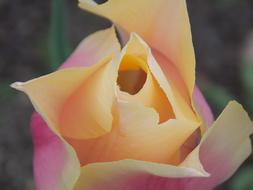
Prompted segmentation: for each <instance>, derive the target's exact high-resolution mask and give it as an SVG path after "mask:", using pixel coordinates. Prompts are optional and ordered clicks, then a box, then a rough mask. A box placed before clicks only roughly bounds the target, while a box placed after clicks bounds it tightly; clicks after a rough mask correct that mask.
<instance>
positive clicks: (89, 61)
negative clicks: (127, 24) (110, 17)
mask: <svg viewBox="0 0 253 190" xmlns="http://www.w3.org/2000/svg"><path fill="white" fill-rule="evenodd" d="M119 51H120V44H119V42H118V40H117V37H116V34H115V29H114V27H111V28H109V29H105V30H101V31H98V32H96V33H93V34H91V35H90V36H88V37H86V38H85V39H84V40H83V41H82V42H81V43H80V44H79V46H78V47H77V48H76V50H75V51H74V52H73V53H72V54H71V56H70V57H69V58H68V59H67V60H66V61H65V62H64V64H63V65H62V66H61V67H60V69H63V68H69V67H81V66H85V67H87V66H90V65H93V64H95V63H98V62H100V61H101V60H103V59H104V58H105V57H112V56H114V55H115V54H116V53H118V52H119Z"/></svg>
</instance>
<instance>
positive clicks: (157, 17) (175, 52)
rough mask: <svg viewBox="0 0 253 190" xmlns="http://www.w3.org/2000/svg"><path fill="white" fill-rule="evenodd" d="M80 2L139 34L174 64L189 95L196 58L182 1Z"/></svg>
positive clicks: (91, 10) (114, 0)
mask: <svg viewBox="0 0 253 190" xmlns="http://www.w3.org/2000/svg"><path fill="white" fill-rule="evenodd" d="M79 2H80V3H79V6H80V7H81V8H83V9H85V10H87V11H90V12H93V13H95V14H98V15H101V16H104V17H106V18H109V19H110V20H112V21H113V22H114V23H115V24H117V25H119V26H120V27H121V28H123V29H124V30H125V31H127V32H129V33H131V32H136V33H137V34H138V35H140V36H141V37H142V38H143V39H144V41H146V42H147V43H148V44H149V45H150V46H151V47H152V48H153V49H155V50H157V51H158V52H160V53H161V54H163V55H164V56H165V57H166V58H167V59H168V60H170V61H171V62H172V63H173V64H175V65H176V67H177V68H178V70H179V72H180V73H181V75H182V77H183V80H184V82H185V83H186V84H187V89H188V92H189V94H192V91H193V87H194V80H195V77H194V75H195V57H194V50H193V45H192V37H191V30H190V24H189V19H188V13H187V7H186V2H185V0H157V1H154V0H138V1H136V0H127V1H126V0H108V1H107V2H105V3H103V4H99V5H98V4H97V3H95V2H94V1H93V0H79Z"/></svg>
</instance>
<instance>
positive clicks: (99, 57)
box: [12, 0, 253, 190]
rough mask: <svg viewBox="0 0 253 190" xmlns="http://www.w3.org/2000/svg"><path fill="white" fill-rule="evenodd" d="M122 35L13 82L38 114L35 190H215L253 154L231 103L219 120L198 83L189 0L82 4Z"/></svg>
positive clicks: (238, 109)
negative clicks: (48, 70)
mask: <svg viewBox="0 0 253 190" xmlns="http://www.w3.org/2000/svg"><path fill="white" fill-rule="evenodd" d="M80 7H81V8H83V9H85V10H87V11H90V12H92V13H95V14H98V15H101V16H104V17H106V18H108V19H110V20H111V21H112V22H113V23H114V25H115V26H116V27H117V28H118V29H119V32H120V35H121V37H122V38H123V39H124V40H123V41H124V42H125V44H124V46H123V47H122V48H121V46H120V44H119V42H118V38H117V36H116V33H115V29H114V27H113V26H112V27H111V28H109V29H105V30H101V31H98V32H96V33H94V34H92V35H90V36H88V37H87V38H85V39H84V41H82V42H81V43H80V45H79V46H78V47H77V49H76V50H75V51H74V53H73V54H72V55H71V56H70V57H69V58H68V59H67V60H66V62H65V63H64V64H63V65H62V66H61V68H60V69H59V70H58V71H55V72H53V73H51V74H48V75H45V76H42V77H39V78H35V79H33V80H30V81H28V82H17V83H14V84H13V85H12V86H13V87H14V88H16V89H18V90H21V91H23V92H25V93H26V94H27V95H28V96H29V98H30V100H31V102H32V104H33V105H34V108H35V109H36V111H37V112H36V113H34V114H33V116H32V122H31V126H32V135H33V141H34V175H35V181H36V187H37V189H38V190H84V189H85V190H175V189H177V190H204V189H205V190H211V189H213V188H214V187H216V186H217V185H219V184H221V183H222V182H224V181H225V180H227V179H228V178H229V177H230V176H231V175H232V174H233V173H234V172H235V171H236V170H237V169H238V167H239V166H240V165H241V164H242V163H243V161H245V159H246V158H247V157H248V156H249V155H250V153H251V143H250V138H249V136H250V135H251V134H252V133H253V124H252V122H251V120H250V119H249V117H248V115H247V113H246V112H245V111H244V109H243V108H242V106H241V105H240V104H239V103H237V102H235V101H231V102H230V103H229V104H228V105H227V106H226V108H225V109H224V110H223V112H222V113H221V114H220V116H219V117H218V118H217V119H216V120H215V121H214V119H213V116H212V113H211V111H210V108H209V106H208V104H207V103H206V101H205V99H204V97H203V96H202V94H201V92H200V90H199V89H198V87H197V86H196V84H195V57H194V50H193V45H192V38H191V30H190V24H189V19H188V14H187V8H186V2H185V0H157V1H155V0H138V1H134V0H128V1H124V0H108V1H107V2H105V3H103V4H96V3H95V2H93V1H92V0H80Z"/></svg>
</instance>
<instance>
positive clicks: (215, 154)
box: [75, 102, 253, 190]
mask: <svg viewBox="0 0 253 190" xmlns="http://www.w3.org/2000/svg"><path fill="white" fill-rule="evenodd" d="M252 132H253V125H252V122H251V121H250V119H249V118H248V116H247V114H246V113H245V111H244V110H243V109H242V107H241V106H240V105H239V104H238V103H236V102H231V103H230V104H229V105H228V106H227V108H226V109H225V110H224V111H223V113H222V114H221V116H220V117H219V118H218V119H217V121H216V122H215V123H214V124H213V126H212V127H211V128H210V129H209V131H208V132H207V133H206V135H205V137H204V138H203V140H202V141H201V144H200V145H199V146H198V147H197V148H196V149H195V150H194V151H193V152H192V153H191V154H190V155H189V156H188V157H187V158H186V159H185V161H184V162H183V163H182V164H180V165H179V166H177V167H176V166H170V165H164V164H155V163H149V162H143V161H136V160H122V161H116V162H109V163H99V164H98V163H97V164H90V165H87V166H85V167H83V168H82V172H81V177H80V178H79V180H78V182H77V184H76V188H75V190H81V189H87V190H95V189H99V190H111V189H120V190H139V189H145V190H175V189H177V190H203V189H205V190H211V189H212V188H214V187H215V186H217V185H218V184H220V183H221V182H223V181H225V180H226V179H227V178H228V177H230V176H231V175H232V174H233V173H234V172H235V170H236V169H237V168H238V167H239V166H240V164H241V163H242V162H243V161H244V160H245V159H246V158H247V157H248V156H249V154H250V152H251V146H250V140H249V135H250V134H251V133H252ZM200 161H201V162H202V164H203V166H204V168H205V170H207V171H208V172H210V174H211V176H210V177H207V176H208V175H207V174H206V173H205V172H204V170H203V168H202V164H201V163H200ZM203 177H204V178H203Z"/></svg>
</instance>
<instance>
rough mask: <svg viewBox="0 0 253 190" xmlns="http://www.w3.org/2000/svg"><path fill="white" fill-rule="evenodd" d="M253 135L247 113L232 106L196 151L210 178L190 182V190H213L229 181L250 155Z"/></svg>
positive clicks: (214, 125) (232, 103)
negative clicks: (252, 135)
mask: <svg viewBox="0 0 253 190" xmlns="http://www.w3.org/2000/svg"><path fill="white" fill-rule="evenodd" d="M252 133H253V123H252V122H251V121H250V119H249V117H248V115H247V113H246V112H245V111H244V110H243V108H242V106H241V105H240V104H238V103H237V102H234V101H233V102H230V103H229V104H228V106H227V107H226V108H225V110H224V111H223V112H222V114H221V115H220V116H219V118H218V119H217V120H216V121H215V122H214V124H213V126H212V127H211V128H209V130H208V131H207V133H206V134H205V136H204V137H203V139H202V142H201V144H200V145H199V147H197V149H198V148H199V149H200V160H201V162H202V164H203V166H204V168H205V170H206V171H208V172H209V173H210V174H211V177H210V178H207V179H193V180H191V181H189V183H188V187H189V190H202V189H206V190H211V189H212V188H214V187H215V186H217V185H218V184H220V183H222V182H224V181H225V180H227V179H228V178H229V177H230V176H231V175H232V174H233V173H234V172H235V171H236V170H237V169H238V167H239V166H240V165H241V164H242V162H243V161H244V160H245V159H246V158H247V157H248V156H249V155H250V153H251V143H250V138H249V136H250V135H251V134H252Z"/></svg>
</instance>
